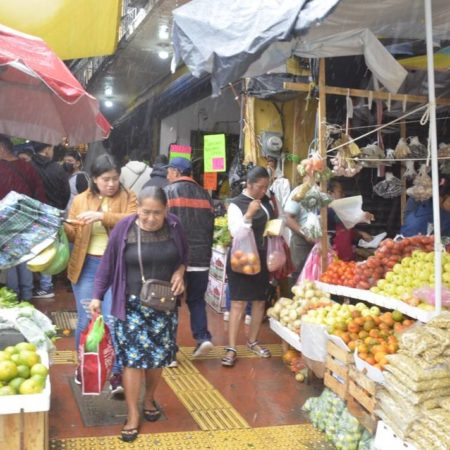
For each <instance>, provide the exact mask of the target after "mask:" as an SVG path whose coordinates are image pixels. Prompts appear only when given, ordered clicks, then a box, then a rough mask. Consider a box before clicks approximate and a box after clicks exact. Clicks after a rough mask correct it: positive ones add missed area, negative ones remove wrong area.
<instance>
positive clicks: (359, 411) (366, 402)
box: [347, 366, 378, 433]
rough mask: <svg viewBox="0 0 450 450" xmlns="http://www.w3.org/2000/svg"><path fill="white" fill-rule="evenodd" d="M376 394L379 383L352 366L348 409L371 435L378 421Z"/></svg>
mask: <svg viewBox="0 0 450 450" xmlns="http://www.w3.org/2000/svg"><path fill="white" fill-rule="evenodd" d="M376 392H377V383H376V382H375V381H373V380H371V379H370V378H369V377H368V376H366V375H365V374H364V373H363V372H360V371H358V370H356V368H355V367H353V366H352V367H351V368H350V370H349V384H348V399H347V407H348V409H349V411H350V413H351V414H352V415H353V416H355V417H356V418H357V419H358V420H359V422H360V423H361V425H363V426H364V427H365V428H367V429H368V430H369V431H370V432H371V433H374V432H375V430H376V427H377V420H378V419H377V418H376V416H375V408H376V405H377V400H376V398H375V395H376Z"/></svg>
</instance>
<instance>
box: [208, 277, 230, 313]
mask: <svg viewBox="0 0 450 450" xmlns="http://www.w3.org/2000/svg"><path fill="white" fill-rule="evenodd" d="M225 288H226V283H225V282H223V281H219V280H217V279H216V278H215V277H214V276H213V275H211V274H210V275H209V279H208V287H207V289H206V294H205V300H206V303H208V305H209V306H211V308H213V309H214V310H215V311H217V312H219V313H221V312H223V311H224V309H225V301H226V298H225Z"/></svg>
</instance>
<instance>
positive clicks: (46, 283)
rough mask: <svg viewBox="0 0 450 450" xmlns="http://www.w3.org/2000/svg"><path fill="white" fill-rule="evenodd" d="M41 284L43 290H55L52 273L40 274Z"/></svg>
mask: <svg viewBox="0 0 450 450" xmlns="http://www.w3.org/2000/svg"><path fill="white" fill-rule="evenodd" d="M40 277H41V278H40V280H39V286H40V288H41V289H42V290H43V291H47V292H53V281H52V276H51V275H45V274H44V273H41V274H40Z"/></svg>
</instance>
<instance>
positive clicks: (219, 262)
mask: <svg viewBox="0 0 450 450" xmlns="http://www.w3.org/2000/svg"><path fill="white" fill-rule="evenodd" d="M226 267H227V249H226V248H224V247H213V249H212V255H211V263H210V265H209V274H210V275H211V276H213V277H214V278H216V279H217V280H218V281H222V282H224V281H225V279H226Z"/></svg>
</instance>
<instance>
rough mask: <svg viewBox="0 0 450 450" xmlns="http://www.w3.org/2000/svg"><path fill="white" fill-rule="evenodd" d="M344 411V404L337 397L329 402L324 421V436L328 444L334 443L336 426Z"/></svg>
mask: <svg viewBox="0 0 450 450" xmlns="http://www.w3.org/2000/svg"><path fill="white" fill-rule="evenodd" d="M344 409H345V402H344V401H343V400H342V399H340V398H339V397H338V396H337V395H334V396H333V398H331V399H330V400H329V409H328V414H327V417H326V419H325V422H326V423H325V434H326V436H327V439H328V440H329V441H330V442H335V441H336V436H337V432H338V431H339V428H338V424H339V419H340V418H341V414H342V412H343V411H344Z"/></svg>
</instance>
